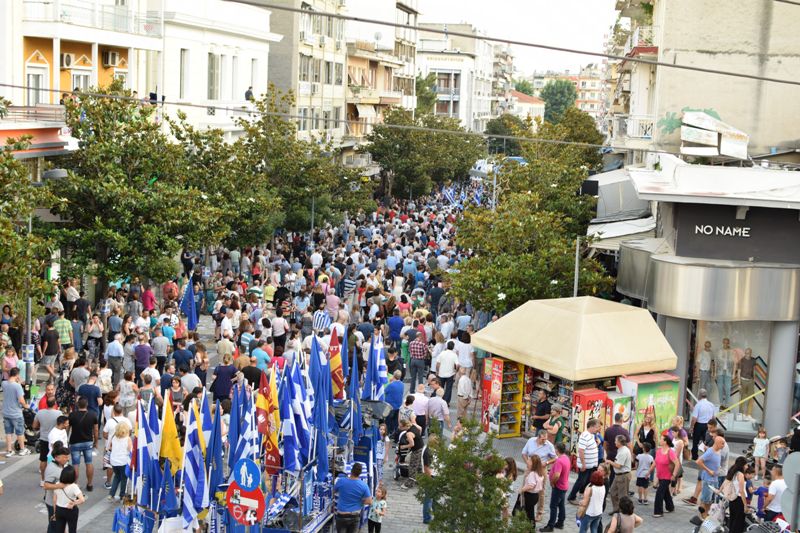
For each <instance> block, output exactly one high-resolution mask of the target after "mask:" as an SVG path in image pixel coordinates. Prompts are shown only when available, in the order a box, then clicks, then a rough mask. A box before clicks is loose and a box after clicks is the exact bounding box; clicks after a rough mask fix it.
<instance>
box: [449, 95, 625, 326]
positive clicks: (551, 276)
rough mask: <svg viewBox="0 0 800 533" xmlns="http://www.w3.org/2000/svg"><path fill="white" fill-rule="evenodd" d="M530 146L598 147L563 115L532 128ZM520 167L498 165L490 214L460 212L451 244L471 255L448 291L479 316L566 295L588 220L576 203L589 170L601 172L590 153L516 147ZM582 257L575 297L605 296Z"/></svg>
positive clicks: (578, 121) (594, 137) (583, 118)
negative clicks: (521, 162) (578, 238)
mask: <svg viewBox="0 0 800 533" xmlns="http://www.w3.org/2000/svg"><path fill="white" fill-rule="evenodd" d="M527 135H530V136H531V137H532V138H540V139H550V140H563V141H578V142H585V143H590V144H601V143H602V140H603V139H602V136H601V134H600V133H599V132H598V131H597V130H596V127H595V125H594V120H593V119H592V118H591V117H590V116H589V115H587V114H586V113H584V112H582V111H579V110H578V109H575V108H571V109H567V111H566V112H565V114H564V117H563V119H562V121H561V122H560V123H558V124H550V123H546V122H545V123H540V124H539V128H538V130H537V132H536V133H535V134H532V133H528V134H527ZM521 154H522V156H523V157H524V158H525V159H526V160H527V161H528V164H527V165H503V166H502V167H501V169H500V174H499V175H498V190H499V201H498V207H497V210H496V212H493V211H491V210H490V209H488V208H474V207H471V208H469V209H467V211H466V212H465V213H464V216H463V218H462V219H461V220H460V221H459V223H458V227H457V233H456V242H457V244H458V245H459V246H461V247H462V248H465V249H470V250H472V251H473V256H472V257H471V258H470V259H468V260H466V261H464V262H462V263H460V264H459V269H458V272H457V273H455V274H452V275H451V283H452V291H453V293H454V294H455V295H456V296H457V297H458V298H459V299H462V300H469V301H470V302H471V303H472V304H473V305H475V306H476V307H478V308H479V309H495V310H497V311H500V312H504V311H508V310H511V309H514V308H516V307H518V306H519V305H522V304H523V303H525V302H526V301H528V300H531V299H540V298H561V297H566V296H571V295H572V290H573V277H574V261H575V238H576V236H578V235H586V228H587V225H588V223H589V221H590V220H591V219H592V217H593V216H594V213H595V200H594V198H593V197H591V196H578V195H577V194H576V191H578V190H579V188H580V185H581V183H582V182H583V181H584V180H585V179H586V177H587V176H588V172H589V170H590V169H591V168H596V167H597V166H598V165H600V164H601V162H602V158H601V157H600V155H599V153H598V150H597V148H585V147H581V146H575V145H556V144H544V143H535V142H530V143H528V142H522V143H521ZM587 252H588V250H587V249H586V248H585V247H584V249H583V250H582V256H583V257H582V259H581V268H580V273H579V293H580V294H597V293H599V292H603V291H606V290H609V289H610V288H611V286H612V280H611V278H609V277H608V276H607V275H606V274H605V272H604V270H603V267H602V266H601V265H600V263H598V262H597V261H595V260H594V259H591V258H589V257H587Z"/></svg>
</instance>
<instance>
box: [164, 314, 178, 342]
mask: <svg viewBox="0 0 800 533" xmlns="http://www.w3.org/2000/svg"><path fill="white" fill-rule="evenodd" d="M161 334H162V335H164V336H165V337H166V338H167V340H168V341H169V345H170V346H174V344H173V342H172V339H173V338H174V337H175V328H173V327H172V325H170V319H169V318H165V319H164V321H163V323H162V325H161Z"/></svg>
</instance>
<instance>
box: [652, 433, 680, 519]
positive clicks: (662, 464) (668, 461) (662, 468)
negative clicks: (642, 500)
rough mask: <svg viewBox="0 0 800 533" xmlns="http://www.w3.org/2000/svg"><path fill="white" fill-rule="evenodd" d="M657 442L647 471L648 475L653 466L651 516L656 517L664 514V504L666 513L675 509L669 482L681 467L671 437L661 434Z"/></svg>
mask: <svg viewBox="0 0 800 533" xmlns="http://www.w3.org/2000/svg"><path fill="white" fill-rule="evenodd" d="M659 444H660V446H659V448H658V450H657V451H656V460H655V461H654V462H653V464H652V465H650V470H649V471H648V473H647V474H648V477H649V475H650V474H652V473H653V469H654V468H655V470H656V477H657V478H658V488H657V489H656V503H655V509H654V510H653V511H654V513H653V516H654V517H656V518H659V517H662V516H664V505H666V507H667V512H668V513H671V512H672V511H674V510H675V504H674V503H673V502H672V491H671V490H670V484H671V483H672V482H673V481H674V480H676V479H678V469H679V468H680V467H681V463H680V462H679V461H678V456H677V455H676V454H675V450H673V449H672V438H671V437H670V436H669V435H661V440H660V441H659Z"/></svg>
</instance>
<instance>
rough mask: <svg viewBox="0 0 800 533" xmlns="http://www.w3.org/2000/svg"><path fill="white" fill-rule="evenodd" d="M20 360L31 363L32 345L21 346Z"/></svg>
mask: <svg viewBox="0 0 800 533" xmlns="http://www.w3.org/2000/svg"><path fill="white" fill-rule="evenodd" d="M22 360H23V361H24V362H26V363H33V344H23V345H22Z"/></svg>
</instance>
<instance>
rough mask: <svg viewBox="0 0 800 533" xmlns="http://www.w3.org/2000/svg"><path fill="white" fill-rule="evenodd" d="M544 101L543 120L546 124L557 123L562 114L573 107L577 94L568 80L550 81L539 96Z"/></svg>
mask: <svg viewBox="0 0 800 533" xmlns="http://www.w3.org/2000/svg"><path fill="white" fill-rule="evenodd" d="M540 96H541V98H542V100H544V104H545V105H544V119H545V120H546V121H547V122H558V121H559V120H561V117H562V116H563V115H564V112H565V111H566V110H567V109H568V108H570V107H572V106H574V105H575V99H576V98H577V96H578V95H577V92H576V91H575V86H574V85H573V84H572V82H571V81H569V80H551V81H549V82H547V85H545V86H544V88H543V89H542V92H541V94H540Z"/></svg>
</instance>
